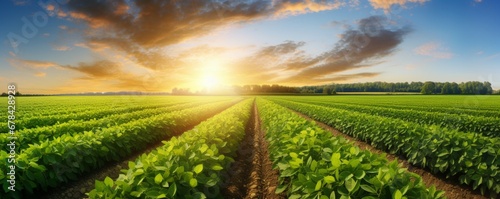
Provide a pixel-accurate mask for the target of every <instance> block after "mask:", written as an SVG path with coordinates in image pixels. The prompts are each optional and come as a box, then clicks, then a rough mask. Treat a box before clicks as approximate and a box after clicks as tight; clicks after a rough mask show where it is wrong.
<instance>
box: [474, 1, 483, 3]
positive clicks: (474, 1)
mask: <svg viewBox="0 0 500 199" xmlns="http://www.w3.org/2000/svg"><path fill="white" fill-rule="evenodd" d="M474 2H475V3H481V2H483V0H474Z"/></svg>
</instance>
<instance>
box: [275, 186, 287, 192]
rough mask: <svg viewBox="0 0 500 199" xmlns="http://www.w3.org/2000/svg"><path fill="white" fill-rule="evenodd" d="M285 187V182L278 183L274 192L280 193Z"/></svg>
mask: <svg viewBox="0 0 500 199" xmlns="http://www.w3.org/2000/svg"><path fill="white" fill-rule="evenodd" d="M287 187H288V186H287V185H286V184H285V185H283V184H280V185H278V188H276V191H275V192H274V193H277V194H280V193H282V192H283V191H285V190H286V188H287Z"/></svg>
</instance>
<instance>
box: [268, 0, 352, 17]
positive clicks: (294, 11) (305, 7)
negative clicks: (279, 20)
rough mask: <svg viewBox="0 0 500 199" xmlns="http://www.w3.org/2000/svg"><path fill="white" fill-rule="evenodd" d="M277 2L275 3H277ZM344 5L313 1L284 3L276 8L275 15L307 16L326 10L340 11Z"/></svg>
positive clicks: (338, 2) (336, 2)
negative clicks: (306, 14) (310, 13)
mask: <svg viewBox="0 0 500 199" xmlns="http://www.w3.org/2000/svg"><path fill="white" fill-rule="evenodd" d="M276 2H277V1H275V3H276ZM343 4H344V3H342V2H340V1H333V2H328V1H313V0H305V1H295V2H293V1H282V2H281V4H278V5H277V6H276V9H275V10H276V11H274V12H275V15H276V16H282V15H285V16H286V15H298V14H305V13H309V12H320V11H324V10H334V9H338V8H339V7H340V6H342V5H343Z"/></svg>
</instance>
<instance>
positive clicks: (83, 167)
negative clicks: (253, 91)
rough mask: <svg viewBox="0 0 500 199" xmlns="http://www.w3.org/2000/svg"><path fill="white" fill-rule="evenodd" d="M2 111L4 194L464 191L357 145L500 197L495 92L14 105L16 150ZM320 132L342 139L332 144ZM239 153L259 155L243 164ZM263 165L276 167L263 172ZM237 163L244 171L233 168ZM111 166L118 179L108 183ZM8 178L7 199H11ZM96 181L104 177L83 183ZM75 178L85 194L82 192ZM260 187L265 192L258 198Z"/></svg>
mask: <svg viewBox="0 0 500 199" xmlns="http://www.w3.org/2000/svg"><path fill="white" fill-rule="evenodd" d="M0 101H2V105H1V106H2V109H3V110H5V111H3V112H1V113H0V116H1V117H2V118H5V120H4V121H3V122H2V124H3V125H2V126H1V127H0V128H1V129H2V132H5V133H2V134H0V142H1V143H2V145H3V146H5V147H6V150H2V151H1V153H0V156H1V158H2V159H5V160H8V159H9V158H10V157H9V152H10V153H15V157H14V158H15V161H16V163H15V164H11V163H9V162H7V161H3V162H2V163H1V164H0V170H1V171H0V179H1V183H2V187H3V191H2V192H0V198H10V197H14V198H33V197H35V196H37V195H38V194H42V195H44V196H46V197H49V198H50V196H51V195H50V194H52V193H53V192H58V191H61V190H58V189H61V188H60V187H61V186H63V185H65V184H68V183H69V184H75V186H74V187H78V189H77V191H76V192H78V194H79V195H78V194H73V193H72V195H71V197H70V196H68V195H64V197H66V198H82V197H90V198H136V197H137V198H205V197H208V198H214V197H215V198H217V197H218V198H221V197H222V198H233V197H236V196H237V197H250V196H252V197H253V196H255V195H253V194H257V195H258V194H260V196H261V197H266V198H267V197H268V198H280V197H281V198H283V197H286V198H443V197H448V198H451V197H458V196H460V194H462V193H460V192H449V193H448V192H444V191H442V190H441V188H440V186H442V185H437V184H436V186H434V184H433V183H431V182H430V181H428V179H427V178H425V177H421V176H420V175H419V174H416V173H413V172H411V171H408V170H406V166H404V165H403V164H398V163H397V162H396V161H392V159H390V158H388V157H387V156H386V154H381V153H378V152H375V151H373V150H369V149H364V148H360V147H358V145H357V142H362V143H367V144H369V145H371V146H372V147H373V148H375V149H377V150H380V151H383V152H386V153H388V154H394V155H396V156H399V157H400V158H401V159H404V161H407V162H408V163H409V164H411V165H412V167H417V168H421V169H423V170H425V171H426V172H429V173H432V174H435V175H437V176H440V178H442V179H443V180H444V179H446V178H449V179H455V180H456V181H457V182H456V183H457V184H461V185H463V188H460V189H461V190H463V191H467V193H474V194H476V196H475V197H479V198H480V197H491V198H495V197H496V196H497V194H498V193H500V169H499V168H500V96H487V95H486V96H473V95H470V96H467V95H460V96H443V95H440V96H432V95H360V96H357V95H332V96H245V97H240V96H213V97H211V96H50V97H17V98H16V99H15V106H16V108H15V113H14V114H15V116H16V118H15V119H14V120H13V121H14V122H15V124H14V125H15V134H14V135H15V136H16V137H17V138H16V139H15V145H13V146H15V147H14V149H12V150H11V149H10V148H9V147H8V146H9V143H13V142H12V141H13V140H12V139H11V138H9V134H8V133H7V132H9V130H10V129H9V125H11V124H9V125H8V124H7V117H8V114H9V113H8V112H7V110H8V109H7V98H0ZM298 113H300V114H298ZM319 123H324V124H326V125H328V126H330V127H333V128H334V129H336V130H338V131H340V132H341V133H342V134H341V135H334V134H332V132H330V130H328V129H325V128H323V127H322V126H320V125H319ZM258 132H262V134H261V135H260V134H259V133H258ZM347 135H348V136H351V137H353V138H355V139H356V140H357V141H356V143H355V142H354V141H352V140H348V139H346V136H347ZM259 136H260V137H259ZM257 140H260V141H257ZM248 142H249V143H248ZM254 143H256V144H254ZM242 146H252V147H250V148H249V149H246V148H245V147H242ZM246 153H247V154H250V155H249V157H252V158H255V159H252V160H248V161H249V162H245V161H247V160H245V157H244V156H245V155H242V154H246ZM251 154H253V155H251ZM254 156H255V157H254ZM267 159H268V160H267ZM254 160H258V161H254ZM264 160H267V161H269V164H272V165H271V166H272V167H269V168H268V169H267V170H266V169H265V167H264V166H263V165H265V163H264V162H265V161H264ZM262 161H264V162H262ZM115 164H119V165H126V166H125V167H120V168H114V166H113V165H115ZM240 164H241V165H245V164H246V165H247V166H246V167H245V168H248V169H241V170H239V171H238V172H235V171H234V170H235V168H237V167H238V166H237V165H240ZM12 165H15V169H12V168H11V167H10V166H12ZM235 165H236V166H235ZM109 168H112V169H111V170H113V168H114V169H115V170H116V173H113V172H109V174H108V173H106V172H108V170H110V169H109ZM11 170H14V171H15V186H16V191H15V192H9V191H8V190H9V186H11V184H10V182H9V181H8V179H9V178H10V175H9V172H10V171H11ZM120 170H121V171H120ZM236 170H238V169H236ZM253 171H255V172H256V173H260V174H258V175H257V174H256V175H257V176H255V175H253V174H252V172H253ZM266 172H269V173H272V172H275V173H276V174H275V175H274V177H273V175H271V174H269V175H266ZM94 173H100V174H99V175H100V176H99V175H97V176H99V177H90V178H89V179H86V178H85V177H86V176H93V175H94ZM118 174H119V175H118ZM266 176H267V177H268V178H275V180H274V181H275V184H265V183H260V182H259V179H261V178H264V177H266ZM84 178H85V180H88V181H90V182H92V185H90V186H80V185H79V182H80V181H82V180H84ZM239 178H245V179H246V178H248V179H254V180H255V182H256V183H258V186H257V185H256V187H253V188H249V187H252V186H250V184H248V186H247V184H245V183H250V182H246V181H242V180H238V179H239ZM250 181H251V180H250ZM260 181H262V180H260ZM259 183H260V184H259ZM232 186H233V188H231V187H232ZM63 187H64V186H63ZM74 187H73V189H76V188H74ZM234 187H241V188H238V189H236V188H234ZM436 187H437V188H436ZM73 189H71V190H73ZM54 190H58V191H54ZM234 190H238V191H234ZM262 190H271V191H269V192H270V193H267V194H269V195H266V193H264V192H265V191H262ZM62 191H65V190H62ZM238 194H239V195H238ZM453 194H455V195H453ZM481 195H484V196H481ZM255 197H257V196H255Z"/></svg>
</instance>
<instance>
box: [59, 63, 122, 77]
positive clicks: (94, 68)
mask: <svg viewBox="0 0 500 199" xmlns="http://www.w3.org/2000/svg"><path fill="white" fill-rule="evenodd" d="M63 67H64V68H66V69H70V70H75V71H78V72H81V73H84V74H86V75H87V76H89V77H93V78H103V77H118V76H120V75H122V74H123V72H122V69H121V67H122V66H121V65H120V64H119V63H116V62H111V61H107V60H101V61H96V62H91V63H85V62H81V63H78V65H76V66H69V65H67V66H63Z"/></svg>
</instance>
